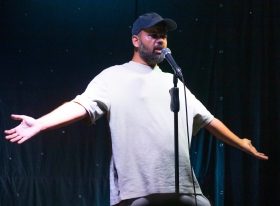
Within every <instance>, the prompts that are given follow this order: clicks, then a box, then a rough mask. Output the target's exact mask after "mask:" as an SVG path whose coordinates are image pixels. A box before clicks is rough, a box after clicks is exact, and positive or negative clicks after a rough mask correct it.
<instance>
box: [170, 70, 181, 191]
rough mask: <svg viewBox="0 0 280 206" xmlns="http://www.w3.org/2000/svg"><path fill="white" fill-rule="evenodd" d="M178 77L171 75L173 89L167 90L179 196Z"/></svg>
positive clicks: (176, 185) (176, 188) (176, 184)
mask: <svg viewBox="0 0 280 206" xmlns="http://www.w3.org/2000/svg"><path fill="white" fill-rule="evenodd" d="M177 83H178V77H177V75H176V74H174V75H173V84H174V87H173V88H171V89H170V90H169V93H170V96H171V103H170V109H171V111H172V112H174V153H175V193H176V194H179V141H178V112H179V110H180V100H179V88H178V87H177Z"/></svg>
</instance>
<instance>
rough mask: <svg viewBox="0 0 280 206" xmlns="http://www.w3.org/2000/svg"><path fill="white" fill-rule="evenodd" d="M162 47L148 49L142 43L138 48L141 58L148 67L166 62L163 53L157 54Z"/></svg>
mask: <svg viewBox="0 0 280 206" xmlns="http://www.w3.org/2000/svg"><path fill="white" fill-rule="evenodd" d="M161 49H163V48H162V46H160V45H159V46H155V47H154V48H148V47H147V46H145V45H144V44H143V42H141V41H140V46H139V48H138V51H139V55H140V57H141V58H142V59H143V60H144V61H145V62H146V63H147V64H148V65H156V64H159V63H160V62H162V61H163V60H164V55H163V54H162V53H159V52H156V51H160V50H161Z"/></svg>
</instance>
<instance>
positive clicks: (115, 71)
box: [5, 13, 268, 206]
mask: <svg viewBox="0 0 280 206" xmlns="http://www.w3.org/2000/svg"><path fill="white" fill-rule="evenodd" d="M176 28H177V25H176V23H175V21H173V20H171V19H164V18H162V17H161V16H160V15H158V14H156V13H147V14H144V15H142V16H140V17H138V19H136V21H135V22H134V24H133V27H132V44H133V46H134V54H133V58H132V60H131V61H130V62H128V63H125V64H123V65H116V66H113V67H110V68H108V69H105V70H103V71H102V72H101V73H100V74H99V75H97V76H96V77H95V78H94V79H93V80H92V81H91V83H90V84H89V85H88V87H87V89H86V90H85V92H84V93H83V94H81V95H78V96H77V97H76V98H75V99H74V100H72V101H70V102H67V103H65V104H63V105H62V106H60V107H58V108H57V109H55V110H54V111H52V112H50V113H49V114H47V115H45V116H43V117H41V118H38V119H34V118H32V117H28V116H25V115H12V118H13V119H15V120H20V121H21V123H20V124H19V125H18V126H17V127H15V128H13V129H10V130H6V131H5V133H6V139H8V140H10V141H11V142H17V143H19V144H21V143H23V142H25V141H26V140H28V139H29V138H31V137H33V136H35V135H36V134H38V133H40V132H42V131H46V130H48V129H54V128H58V127H62V126H66V125H69V124H71V123H73V122H75V121H78V120H81V119H85V118H89V119H90V120H91V121H92V122H93V123H94V122H95V121H96V120H97V119H98V118H99V117H100V116H102V115H104V114H106V115H107V118H108V121H109V125H110V130H111V138H112V159H111V166H110V200H111V205H120V206H128V205H132V206H144V205H161V206H162V205H195V202H196V204H197V205H210V203H209V201H208V200H207V199H206V198H205V197H204V196H203V195H202V191H201V189H200V187H199V184H198V182H197V180H196V179H194V186H193V182H192V175H191V173H192V170H191V168H190V162H189V145H188V141H187V138H188V134H189V136H192V135H193V134H195V133H197V131H198V130H199V129H200V128H202V127H204V128H206V129H207V130H208V131H209V132H210V133H212V134H213V135H214V136H216V137H217V138H218V139H220V140H222V141H224V142H226V143H228V144H230V145H232V146H234V147H236V148H238V149H241V150H243V151H245V152H247V153H249V154H251V155H253V156H255V157H256V158H258V159H262V160H266V159H268V157H267V156H266V155H265V154H263V153H260V152H258V151H257V150H256V149H255V148H254V147H253V146H252V144H251V141H250V140H248V139H241V138H239V137H238V136H236V135H235V134H234V133H232V132H231V131H230V130H229V129H228V128H227V127H226V126H225V125H224V124H223V123H222V122H221V121H219V120H218V119H216V118H215V117H214V116H213V115H212V114H211V113H210V112H209V111H208V110H207V109H206V108H205V107H204V106H203V105H202V104H201V102H199V101H198V100H197V99H196V98H195V96H194V95H192V94H191V92H190V91H189V90H187V105H188V107H187V109H188V117H187V118H186V117H185V114H186V110H185V109H186V108H181V110H180V112H179V114H178V116H179V162H180V163H179V171H180V177H179V179H180V195H177V194H174V192H175V183H174V146H173V145H174V143H173V141H174V137H173V134H174V131H173V113H172V112H171V111H170V109H169V108H170V106H169V105H170V94H169V89H170V88H171V87H172V86H173V75H172V74H169V73H164V72H162V71H161V70H160V68H159V67H158V64H159V63H160V62H161V61H163V58H164V57H163V55H162V54H161V50H162V49H163V48H166V47H167V32H168V31H171V30H174V29H176ZM178 87H179V88H180V89H179V91H180V99H184V96H183V88H184V85H183V84H182V83H181V82H179V83H178ZM186 119H187V120H188V125H189V128H187V126H186V125H187V120H186ZM188 130H189V132H188ZM194 187H195V192H196V194H197V195H195V198H194Z"/></svg>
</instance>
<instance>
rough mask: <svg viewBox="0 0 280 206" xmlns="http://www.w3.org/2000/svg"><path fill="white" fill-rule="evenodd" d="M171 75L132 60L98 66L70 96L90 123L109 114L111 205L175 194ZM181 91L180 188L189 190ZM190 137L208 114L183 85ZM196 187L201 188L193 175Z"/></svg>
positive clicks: (205, 122)
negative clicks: (83, 87)
mask: <svg viewBox="0 0 280 206" xmlns="http://www.w3.org/2000/svg"><path fill="white" fill-rule="evenodd" d="M172 87H173V75H172V74H170V73H164V72H162V71H161V70H160V68H159V67H158V66H156V67H155V68H151V67H149V66H146V65H143V64H139V63H136V62H133V61H130V62H128V63H125V64H123V65H117V66H113V67H110V68H108V69H105V70H103V71H102V72H101V73H100V74H99V75H97V76H96V77H95V78H94V79H93V80H92V81H91V82H90V84H89V85H88V87H87V89H86V90H85V92H84V93H82V94H81V95H78V96H77V97H76V98H75V99H74V100H73V101H74V102H77V103H79V104H81V105H82V106H83V107H84V108H85V109H86V110H87V112H88V113H89V115H90V118H91V120H92V122H93V123H94V122H95V121H96V120H97V119H98V118H99V117H100V116H101V115H103V114H105V113H106V115H107V117H108V121H109V125H110V131H111V138H112V160H111V167H110V201H111V205H114V204H117V203H118V202H119V201H121V200H124V199H130V198H135V197H141V196H146V195H148V194H153V193H174V192H175V181H174V114H173V112H172V111H171V109H170V101H171V100H170V93H169V90H170V89H171V88H172ZM178 87H179V91H180V111H179V114H178V124H179V161H180V163H179V171H180V178H179V180H180V193H193V186H192V181H191V170H190V165H189V148H188V147H189V146H188V140H187V138H188V137H187V127H186V117H185V115H186V112H185V103H184V102H185V101H184V99H185V98H184V91H183V84H182V83H181V82H178ZM187 105H188V106H187V108H188V111H187V112H188V125H189V135H190V139H191V137H192V135H193V134H195V133H196V132H197V131H198V130H199V129H200V128H202V127H204V126H205V125H206V124H208V123H209V122H211V120H212V119H213V118H214V117H213V115H212V114H211V113H210V112H209V111H208V110H207V109H206V108H205V107H204V106H203V105H202V104H201V102H200V101H198V100H197V99H196V98H195V96H194V95H193V94H191V93H190V91H189V90H188V89H187ZM195 185H196V192H197V193H201V190H200V187H199V184H198V182H197V181H196V180H195Z"/></svg>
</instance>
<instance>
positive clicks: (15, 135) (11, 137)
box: [6, 132, 19, 139]
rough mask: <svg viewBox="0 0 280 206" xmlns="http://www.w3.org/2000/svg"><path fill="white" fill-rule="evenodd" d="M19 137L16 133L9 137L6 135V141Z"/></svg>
mask: <svg viewBox="0 0 280 206" xmlns="http://www.w3.org/2000/svg"><path fill="white" fill-rule="evenodd" d="M17 136H19V135H18V134H17V133H16V132H13V133H10V134H9V135H6V139H13V138H15V137H17Z"/></svg>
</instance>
